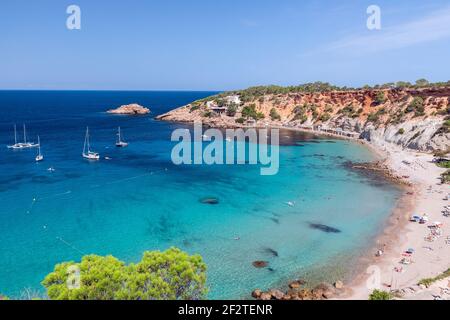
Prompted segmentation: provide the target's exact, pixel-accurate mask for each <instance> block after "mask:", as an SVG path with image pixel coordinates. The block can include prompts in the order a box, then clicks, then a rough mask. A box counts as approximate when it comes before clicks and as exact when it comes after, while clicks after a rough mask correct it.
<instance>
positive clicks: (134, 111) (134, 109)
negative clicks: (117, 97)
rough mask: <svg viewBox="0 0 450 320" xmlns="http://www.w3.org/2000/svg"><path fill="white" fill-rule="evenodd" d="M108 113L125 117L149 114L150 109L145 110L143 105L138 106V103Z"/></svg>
mask: <svg viewBox="0 0 450 320" xmlns="http://www.w3.org/2000/svg"><path fill="white" fill-rule="evenodd" d="M107 113H111V114H125V115H143V114H149V113H150V109H148V108H145V107H143V106H141V105H138V104H137V103H133V104H127V105H123V106H120V107H119V108H117V109H111V110H108V111H107Z"/></svg>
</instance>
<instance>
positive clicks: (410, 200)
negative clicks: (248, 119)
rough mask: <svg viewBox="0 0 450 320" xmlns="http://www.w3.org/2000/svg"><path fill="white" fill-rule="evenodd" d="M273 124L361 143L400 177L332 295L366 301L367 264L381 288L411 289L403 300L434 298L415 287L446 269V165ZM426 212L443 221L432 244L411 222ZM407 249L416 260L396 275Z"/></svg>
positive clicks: (396, 149) (449, 258) (449, 257)
mask: <svg viewBox="0 0 450 320" xmlns="http://www.w3.org/2000/svg"><path fill="white" fill-rule="evenodd" d="M273 128H278V129H285V130H293V131H301V132H307V133H308V132H309V133H313V134H317V135H322V136H328V137H334V138H338V139H344V140H351V141H353V142H356V143H360V144H364V145H365V146H367V148H369V149H370V150H371V151H372V152H373V153H374V154H375V155H376V156H378V157H379V158H380V159H381V160H380V164H381V165H384V166H386V167H387V169H388V170H389V171H390V173H391V174H392V175H393V176H394V177H396V178H398V181H395V182H393V183H396V184H397V185H398V186H399V187H400V188H401V189H402V194H401V196H400V197H399V199H398V200H397V202H396V204H395V206H394V207H393V209H392V211H391V213H390V215H389V217H388V218H387V221H386V222H385V224H384V227H382V229H381V230H380V232H379V234H378V235H377V236H376V237H375V238H374V242H373V244H372V245H370V246H369V248H370V249H369V251H368V252H367V254H365V255H363V256H361V257H360V258H359V259H358V265H357V267H356V268H357V269H358V271H357V273H356V276H354V277H352V279H351V280H350V281H349V282H348V283H347V284H346V290H345V292H344V293H343V294H342V295H340V296H338V297H336V298H335V299H342V300H367V299H368V296H369V295H370V293H371V291H372V290H373V289H369V288H368V287H367V285H366V283H367V282H368V281H370V280H369V278H370V277H371V276H372V272H373V271H372V270H369V269H368V268H369V267H371V268H370V269H372V268H373V267H375V268H378V270H379V271H380V274H379V276H380V278H379V279H380V286H379V290H384V291H391V290H402V289H410V288H412V290H411V289H410V290H409V294H406V295H405V298H406V299H419V295H420V299H426V298H429V299H431V298H432V297H433V296H432V294H431V292H426V291H427V290H426V288H423V287H419V286H418V282H419V281H420V280H422V279H425V278H429V277H435V276H437V275H439V274H441V273H443V272H444V271H446V270H447V269H448V268H450V245H447V244H446V243H445V238H446V237H447V236H450V224H448V223H445V222H446V221H445V220H444V219H446V218H445V217H443V216H442V213H441V210H442V208H443V207H444V206H445V205H448V201H444V200H443V198H444V196H445V195H446V194H447V193H448V192H449V191H450V188H448V185H447V186H446V185H442V184H440V182H439V177H440V173H442V172H444V171H445V169H442V168H439V167H438V166H436V165H435V164H434V163H431V160H432V158H433V156H432V155H431V154H427V153H424V152H418V151H414V150H409V149H403V148H402V147H401V146H398V145H394V144H391V143H387V142H383V143H381V144H376V143H372V142H370V141H367V140H363V139H355V138H350V137H345V136H340V135H336V134H333V133H329V132H321V131H315V130H308V129H302V128H289V127H273ZM406 159H408V160H412V161H414V162H412V163H413V164H414V165H416V166H415V167H413V168H411V167H410V166H408V165H407V164H406V163H404V162H403V161H404V160H406ZM446 192H447V193H446ZM424 213H426V214H427V215H428V216H429V217H430V221H429V223H428V224H427V225H430V223H433V222H435V221H440V222H444V226H443V228H442V229H443V234H442V237H440V238H439V239H438V240H436V241H435V242H434V243H429V242H426V241H425V240H424V237H425V236H426V235H427V234H428V228H427V225H419V224H417V223H412V222H410V221H409V219H410V217H411V216H412V215H413V214H419V215H421V214H424ZM411 247H412V248H414V249H415V250H416V252H415V253H414V256H413V260H416V261H415V262H414V263H413V264H412V265H409V266H403V270H404V271H403V272H402V273H398V274H396V272H395V271H394V268H395V267H399V266H401V265H400V264H399V261H400V260H401V259H402V254H403V253H404V251H405V250H407V249H408V248H411ZM425 247H429V248H432V249H433V250H432V252H433V254H432V257H430V254H429V253H430V252H427V251H431V250H429V249H427V248H425ZM380 248H384V252H383V255H382V256H381V257H376V256H375V253H376V252H377V250H378V249H380ZM419 259H420V261H419ZM369 271H370V272H369ZM449 281H450V280H449ZM435 289H436V288H435Z"/></svg>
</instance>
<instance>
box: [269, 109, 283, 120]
mask: <svg viewBox="0 0 450 320" xmlns="http://www.w3.org/2000/svg"><path fill="white" fill-rule="evenodd" d="M270 118H271V119H272V120H273V121H275V120H281V116H280V115H279V114H278V112H277V110H276V109H275V108H272V109H270Z"/></svg>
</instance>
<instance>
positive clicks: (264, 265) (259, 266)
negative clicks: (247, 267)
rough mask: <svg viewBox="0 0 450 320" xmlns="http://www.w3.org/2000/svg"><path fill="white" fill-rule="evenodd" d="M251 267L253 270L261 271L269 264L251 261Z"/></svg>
mask: <svg viewBox="0 0 450 320" xmlns="http://www.w3.org/2000/svg"><path fill="white" fill-rule="evenodd" d="M252 265H253V266H254V267H255V268H258V269H261V268H265V267H267V266H268V265H269V263H268V262H267V261H253V263H252Z"/></svg>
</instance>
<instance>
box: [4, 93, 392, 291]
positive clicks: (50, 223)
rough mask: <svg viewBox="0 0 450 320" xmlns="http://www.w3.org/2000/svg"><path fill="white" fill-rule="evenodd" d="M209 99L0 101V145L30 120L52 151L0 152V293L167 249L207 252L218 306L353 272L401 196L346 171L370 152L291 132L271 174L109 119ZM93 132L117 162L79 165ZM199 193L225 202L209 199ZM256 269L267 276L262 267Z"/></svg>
mask: <svg viewBox="0 0 450 320" xmlns="http://www.w3.org/2000/svg"><path fill="white" fill-rule="evenodd" d="M210 94H211V93H209V92H0V108H1V110H2V119H1V120H0V133H1V137H0V143H1V144H2V145H4V146H6V144H8V143H10V142H11V139H12V131H11V130H12V124H13V123H14V122H17V123H18V124H21V122H24V121H25V122H26V123H27V125H28V129H29V134H30V138H31V137H35V136H36V134H40V136H41V142H42V146H43V148H42V150H43V153H44V156H45V161H44V162H42V163H39V164H36V163H34V156H35V150H24V151H18V152H14V151H11V150H8V149H7V148H6V147H2V148H0V174H1V176H0V177H1V178H0V201H1V204H2V206H1V210H0V240H1V252H0V292H2V293H4V294H7V295H11V296H16V297H19V296H20V294H21V292H22V291H23V289H24V288H32V289H35V290H42V287H41V286H40V281H41V280H42V279H43V278H44V277H45V275H46V274H48V273H49V272H51V271H52V269H53V266H54V265H55V264H56V263H58V262H62V261H67V260H79V259H80V258H81V256H82V255H84V254H91V253H95V254H99V255H106V254H112V255H114V256H116V257H118V258H120V259H122V260H125V261H127V262H130V261H137V260H139V259H140V257H141V255H142V252H143V251H145V250H156V249H159V250H164V249H167V248H169V247H171V246H177V247H180V248H181V249H183V250H186V251H188V252H190V253H199V254H201V255H202V256H203V258H204V260H205V261H206V263H207V265H208V285H209V287H210V294H209V297H210V298H225V299H229V298H245V297H247V296H248V295H249V293H250V292H251V290H252V289H254V288H257V287H258V288H262V289H266V288H270V287H272V286H277V285H280V284H282V283H283V281H286V280H287V279H289V278H294V277H295V278H297V277H306V278H307V279H309V280H310V281H312V282H314V281H319V280H322V279H326V280H329V281H333V280H336V279H338V278H341V277H344V276H349V275H351V271H352V270H354V263H355V261H356V258H357V257H358V256H359V255H361V254H362V253H363V252H364V251H365V250H366V249H367V247H368V246H369V245H370V243H371V241H372V240H373V237H374V236H375V235H376V233H377V232H378V231H379V230H380V228H381V227H382V226H383V225H384V222H385V220H386V217H387V216H388V215H389V213H390V210H391V209H392V207H393V206H394V204H395V201H396V199H397V198H398V196H399V190H397V189H396V188H394V187H393V186H391V185H389V184H387V183H386V182H384V181H382V180H379V179H375V178H371V177H368V176H361V175H359V174H358V173H356V172H353V171H351V170H350V169H348V168H347V166H345V165H344V164H345V163H346V161H348V160H351V161H368V160H372V159H373V155H372V154H371V153H370V152H369V151H368V150H367V149H366V148H365V147H364V146H361V145H359V144H354V143H351V142H348V141H341V140H330V139H323V138H322V139H321V138H318V137H314V136H311V135H305V134H302V133H294V132H289V131H283V132H281V134H280V136H281V144H282V146H281V148H280V170H279V173H278V174H277V175H275V176H261V175H260V174H259V167H258V166H250V165H234V166H175V165H173V164H172V163H171V161H170V151H171V148H172V146H173V144H172V143H171V142H170V134H171V132H172V130H173V129H176V128H179V127H186V128H190V127H189V126H187V125H179V124H173V123H164V122H158V121H155V120H153V119H152V117H137V118H136V117H122V116H110V115H106V114H104V113H103V112H102V111H104V110H106V109H108V108H109V107H111V106H116V105H120V104H124V103H130V102H138V103H141V104H143V105H147V106H150V107H151V108H152V110H153V115H152V116H154V115H156V114H158V113H162V112H164V111H166V110H169V109H171V108H174V107H176V106H179V105H182V104H185V103H188V102H190V101H192V100H195V99H198V98H200V97H204V96H207V95H210ZM86 125H89V126H90V128H91V133H92V141H91V142H92V145H93V148H94V149H95V150H96V151H99V152H101V154H102V157H104V156H109V157H110V158H111V160H109V161H107V160H101V161H99V162H97V163H89V162H86V161H84V160H83V159H82V158H81V149H82V145H83V137H84V130H85V126H86ZM119 125H120V126H121V127H122V130H123V133H124V136H125V138H126V139H127V140H128V141H129V142H130V146H129V147H128V148H126V149H120V150H119V149H116V148H114V146H113V143H114V134H115V130H116V128H117V126H119ZM50 166H52V167H54V168H55V171H54V172H53V173H52V172H49V171H48V170H47V169H48V168H49V167H50ZM204 197H217V198H218V199H219V204H217V205H208V204H203V203H201V202H200V201H199V200H200V199H202V198H204ZM288 201H292V202H295V206H293V207H291V206H288V205H287V204H286V202H288ZM311 223H315V224H324V225H327V226H330V227H332V228H335V229H337V230H339V231H340V232H337V233H333V232H324V231H323V230H320V229H317V228H311ZM236 237H239V238H240V240H235V238H236ZM274 252H276V254H274ZM255 260H265V261H268V262H269V268H265V269H256V268H254V267H253V266H252V262H253V261H255ZM324 270H326V272H324Z"/></svg>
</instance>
